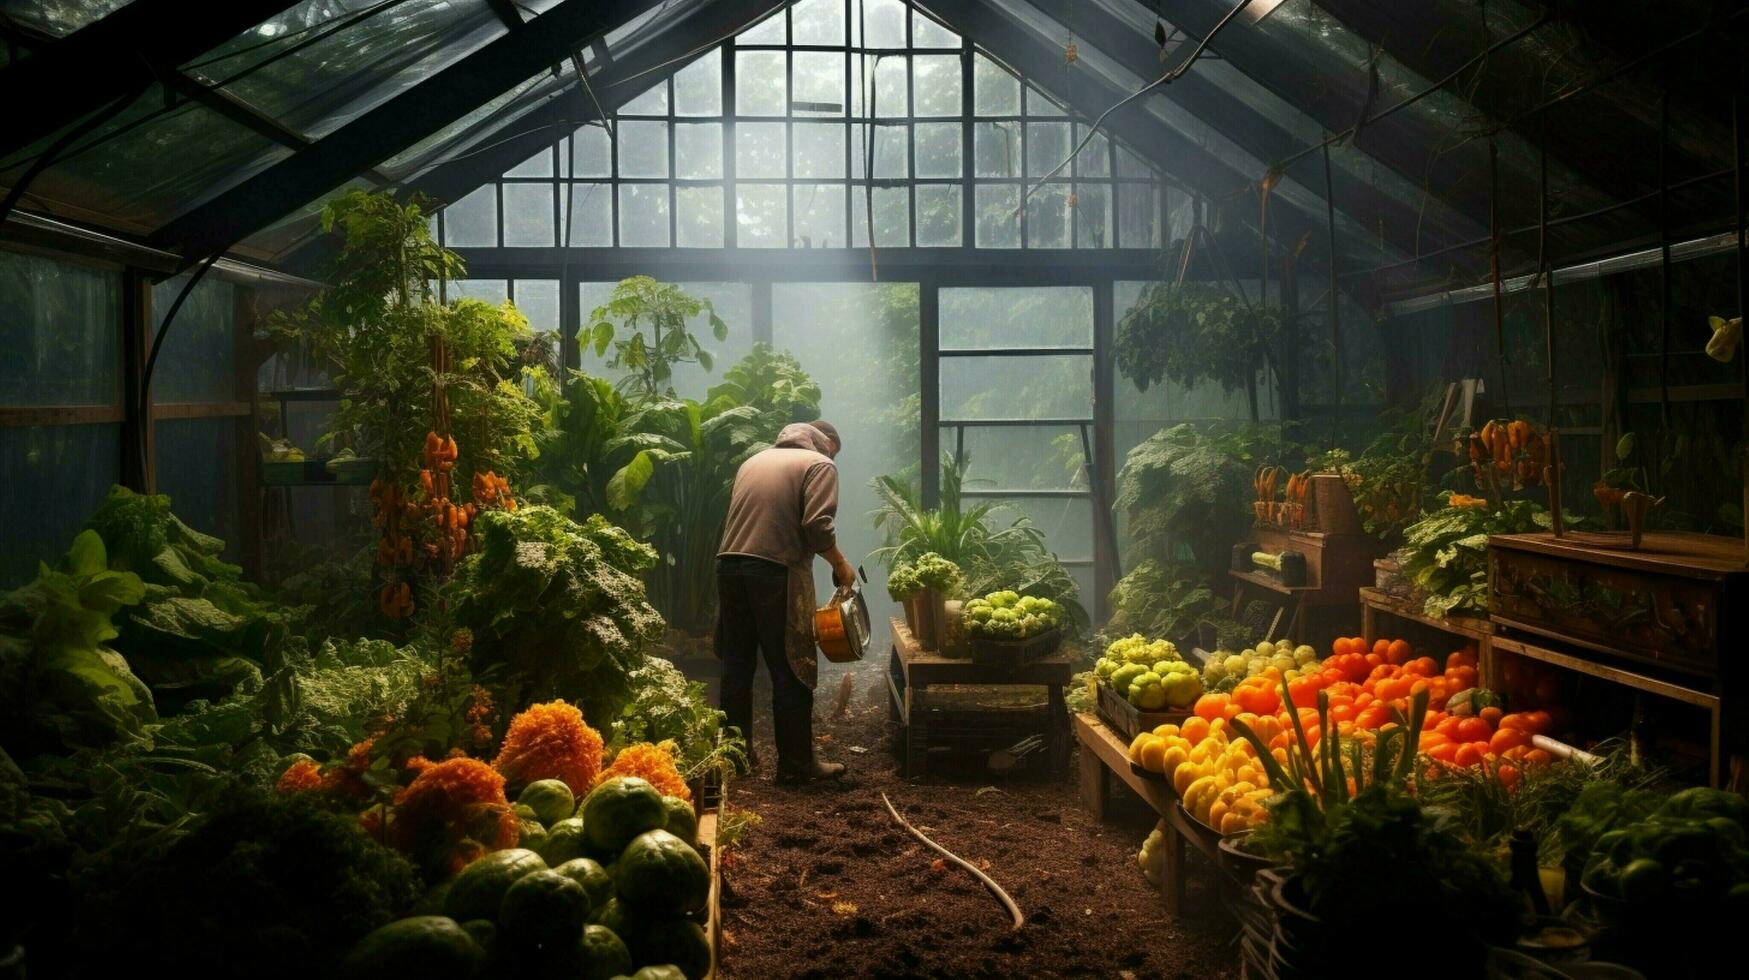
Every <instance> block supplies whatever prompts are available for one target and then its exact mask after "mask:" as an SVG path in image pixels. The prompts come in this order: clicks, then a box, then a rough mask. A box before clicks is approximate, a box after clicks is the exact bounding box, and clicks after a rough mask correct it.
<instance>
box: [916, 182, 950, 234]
mask: <svg viewBox="0 0 1749 980" xmlns="http://www.w3.org/2000/svg"><path fill="white" fill-rule="evenodd" d="M960 238H961V236H960V186H959V185H958V184H918V185H917V244H918V245H920V246H924V247H942V246H953V245H958V244H960Z"/></svg>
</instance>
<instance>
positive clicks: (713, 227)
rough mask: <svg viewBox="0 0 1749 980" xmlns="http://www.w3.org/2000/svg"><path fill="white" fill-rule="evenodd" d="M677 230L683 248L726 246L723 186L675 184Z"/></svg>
mask: <svg viewBox="0 0 1749 980" xmlns="http://www.w3.org/2000/svg"><path fill="white" fill-rule="evenodd" d="M674 207H675V209H676V210H675V214H674V221H675V225H674V231H675V234H676V235H677V236H678V237H679V240H678V241H676V242H675V243H674V244H675V245H677V246H679V247H681V248H722V247H723V189H722V188H721V187H676V188H674Z"/></svg>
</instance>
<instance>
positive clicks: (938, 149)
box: [917, 122, 963, 177]
mask: <svg viewBox="0 0 1749 980" xmlns="http://www.w3.org/2000/svg"><path fill="white" fill-rule="evenodd" d="M960 133H961V129H960V124H959V123H956V122H952V123H918V124H917V176H919V177H958V176H960V174H961V173H962V172H963V168H962V167H961V166H960Z"/></svg>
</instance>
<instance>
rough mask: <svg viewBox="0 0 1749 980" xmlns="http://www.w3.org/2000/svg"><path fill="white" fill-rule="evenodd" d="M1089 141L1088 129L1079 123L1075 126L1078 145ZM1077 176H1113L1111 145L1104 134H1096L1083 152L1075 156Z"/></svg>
mask: <svg viewBox="0 0 1749 980" xmlns="http://www.w3.org/2000/svg"><path fill="white" fill-rule="evenodd" d="M1084 139H1087V127H1086V126H1083V125H1081V124H1079V123H1077V124H1076V125H1075V142H1076V143H1077V145H1078V144H1079V143H1080V142H1081V141H1082V140H1084ZM1075 175H1076V176H1077V177H1109V176H1111V144H1110V143H1109V142H1107V141H1106V139H1105V134H1104V133H1094V134H1093V138H1092V139H1090V140H1087V145H1086V146H1084V147H1082V148H1081V152H1079V153H1077V154H1075Z"/></svg>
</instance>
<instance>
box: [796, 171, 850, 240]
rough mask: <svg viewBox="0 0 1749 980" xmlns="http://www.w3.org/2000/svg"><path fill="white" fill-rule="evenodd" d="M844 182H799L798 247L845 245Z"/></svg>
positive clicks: (797, 198) (797, 204)
mask: <svg viewBox="0 0 1749 980" xmlns="http://www.w3.org/2000/svg"><path fill="white" fill-rule="evenodd" d="M844 194H845V189H844V185H843V184H797V185H796V186H795V216H796V230H795V247H796V248H843V247H844V241H845V237H846V235H847V232H846V231H845V225H844Z"/></svg>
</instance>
